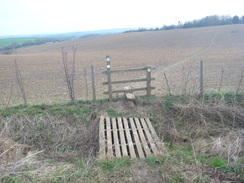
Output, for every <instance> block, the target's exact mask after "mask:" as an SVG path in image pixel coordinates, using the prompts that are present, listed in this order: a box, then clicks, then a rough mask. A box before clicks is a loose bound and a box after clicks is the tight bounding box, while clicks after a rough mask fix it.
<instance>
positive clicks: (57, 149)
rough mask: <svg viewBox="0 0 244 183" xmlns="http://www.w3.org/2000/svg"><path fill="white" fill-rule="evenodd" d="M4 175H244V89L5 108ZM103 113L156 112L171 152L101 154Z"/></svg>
mask: <svg viewBox="0 0 244 183" xmlns="http://www.w3.org/2000/svg"><path fill="white" fill-rule="evenodd" d="M0 115H1V116H0V129H1V130H0V182H6V183H7V182H172V183H173V182H211V181H212V182H218V181H219V182H221V181H234V182H241V181H244V177H243V173H244V170H243V166H244V154H243V152H244V151H243V150H244V131H243V127H244V95H242V94H240V95H238V96H236V95H232V94H225V95H220V94H216V93H215V94H208V95H205V97H204V99H202V98H198V97H187V96H167V97H160V98H159V97H140V98H137V99H136V100H135V101H127V100H126V99H124V98H120V99H116V100H114V101H113V102H108V101H107V100H100V101H97V102H96V103H92V102H90V101H75V102H69V103H66V104H59V105H45V104H42V105H33V106H24V105H18V106H12V107H8V108H2V109H0ZM100 115H106V116H123V117H146V116H147V117H150V119H151V122H152V124H153V126H154V128H155V130H156V132H157V134H158V136H159V137H160V139H161V140H162V141H163V142H164V145H165V147H166V148H167V153H165V154H162V155H160V156H157V157H147V158H145V159H130V158H120V159H107V160H99V159H98V158H97V155H98V150H99V144H98V121H99V116H100Z"/></svg>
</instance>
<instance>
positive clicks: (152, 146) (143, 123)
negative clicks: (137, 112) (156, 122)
mask: <svg viewBox="0 0 244 183" xmlns="http://www.w3.org/2000/svg"><path fill="white" fill-rule="evenodd" d="M140 120H141V124H142V127H143V129H144V131H145V134H146V136H147V139H148V142H149V144H150V146H151V149H152V151H153V154H154V155H155V156H156V155H158V154H160V152H159V151H158V149H157V147H156V145H155V141H154V140H153V138H152V136H151V133H150V131H149V129H148V126H147V124H146V122H145V120H144V119H143V118H141V119H140Z"/></svg>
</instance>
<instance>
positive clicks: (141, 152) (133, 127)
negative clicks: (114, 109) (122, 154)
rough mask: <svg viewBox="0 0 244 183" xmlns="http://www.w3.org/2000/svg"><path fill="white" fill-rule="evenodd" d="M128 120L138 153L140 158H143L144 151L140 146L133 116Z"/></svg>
mask: <svg viewBox="0 0 244 183" xmlns="http://www.w3.org/2000/svg"><path fill="white" fill-rule="evenodd" d="M129 120H130V126H131V129H132V132H133V136H134V139H135V143H136V148H137V152H138V155H139V157H140V158H145V156H144V153H143V149H142V146H141V142H140V139H139V136H138V134H137V131H136V127H135V124H134V120H133V118H130V119H129Z"/></svg>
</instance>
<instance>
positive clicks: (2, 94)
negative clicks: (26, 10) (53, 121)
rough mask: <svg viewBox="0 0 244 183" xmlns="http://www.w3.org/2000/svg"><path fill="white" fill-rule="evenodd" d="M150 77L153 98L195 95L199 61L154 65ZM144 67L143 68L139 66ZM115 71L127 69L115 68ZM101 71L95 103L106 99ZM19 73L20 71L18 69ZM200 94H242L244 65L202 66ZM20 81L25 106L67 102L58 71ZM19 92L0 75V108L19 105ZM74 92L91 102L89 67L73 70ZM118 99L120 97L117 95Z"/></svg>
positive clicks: (13, 80)
mask: <svg viewBox="0 0 244 183" xmlns="http://www.w3.org/2000/svg"><path fill="white" fill-rule="evenodd" d="M154 66H155V67H156V69H155V70H153V71H152V77H155V78H156V80H155V81H153V82H152V86H153V87H156V89H155V90H153V91H152V94H153V95H159V96H164V95H168V94H173V95H180V94H190V95H191V94H199V92H200V66H199V61H198V62H194V63H182V64H177V65H174V66H173V67H170V66H168V65H160V64H159V65H154ZM128 67H130V68H136V67H142V65H141V64H133V65H131V66H129V65H128ZM143 67H145V65H143ZM112 69H113V68H112ZM116 69H127V68H119V67H117V68H116ZM105 70H106V67H105V63H104V67H96V66H95V80H96V85H95V86H96V95H97V99H102V98H107V97H108V96H107V95H105V94H103V93H104V92H106V91H107V86H106V85H103V84H102V83H103V82H106V81H107V77H106V74H102V72H103V71H105ZM20 72H21V69H20ZM203 73H204V78H203V86H204V92H205V93H210V92H232V93H241V92H244V62H235V63H232V62H228V63H221V62H218V61H217V62H207V61H206V62H205V61H204V68H203ZM142 76H145V73H144V72H143V71H142V72H136V73H133V72H132V73H125V74H123V73H118V74H113V75H112V80H114V81H115V80H121V78H122V79H136V78H141V77H142ZM21 78H22V81H23V86H24V89H25V92H26V94H25V95H26V98H27V103H28V104H41V103H47V104H50V103H59V102H66V101H69V100H70V98H69V92H68V89H67V83H66V82H65V74H64V71H63V69H62V68H59V69H57V70H54V71H50V72H49V71H48V72H43V71H40V72H38V70H37V71H33V72H29V73H22V74H21ZM126 85H127V84H117V85H113V87H115V88H116V89H118V90H119V89H123V88H124V87H125V86H126ZM145 85H146V83H145V82H142V83H136V84H133V85H132V86H131V87H144V86H145ZM21 92H22V91H21V89H20V87H19V85H18V81H17V78H16V75H15V73H14V72H12V73H8V74H0V105H1V106H8V105H13V104H23V103H24V102H23V98H22V93H21ZM74 92H75V99H76V100H92V97H93V96H92V77H91V67H86V68H84V67H77V68H76V71H75V78H74ZM145 94H146V93H145V92H135V95H136V96H137V95H145ZM118 95H122V94H118Z"/></svg>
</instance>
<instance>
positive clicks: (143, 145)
mask: <svg viewBox="0 0 244 183" xmlns="http://www.w3.org/2000/svg"><path fill="white" fill-rule="evenodd" d="M163 148H164V146H163V144H162V142H161V141H160V139H159V138H158V136H157V134H156V132H155V130H154V128H153V126H152V124H151V122H150V120H149V118H140V119H138V118H129V119H127V118H121V117H117V118H115V117H113V118H109V117H104V116H101V117H100V121H99V156H100V158H101V159H104V158H113V157H117V158H120V157H128V156H130V157H131V158H145V157H148V156H154V155H159V154H161V153H162V152H163Z"/></svg>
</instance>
